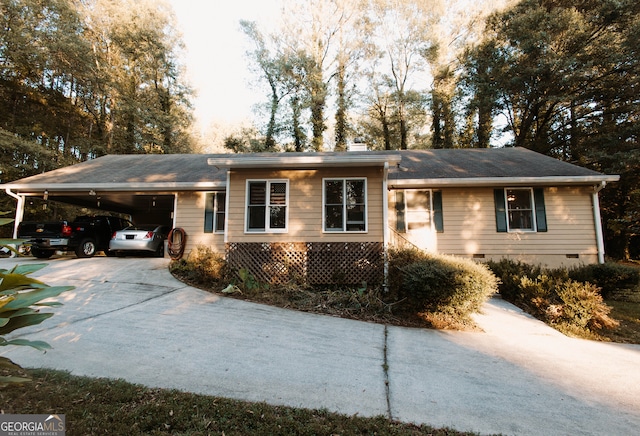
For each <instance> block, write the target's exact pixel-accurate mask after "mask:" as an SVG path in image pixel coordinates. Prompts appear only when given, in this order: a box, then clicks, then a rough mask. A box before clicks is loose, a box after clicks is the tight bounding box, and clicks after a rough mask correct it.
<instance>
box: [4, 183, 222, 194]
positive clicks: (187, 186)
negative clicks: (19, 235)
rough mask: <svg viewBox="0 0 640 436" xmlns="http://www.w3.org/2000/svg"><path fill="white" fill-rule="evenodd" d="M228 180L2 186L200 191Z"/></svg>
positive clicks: (35, 190) (41, 189)
mask: <svg viewBox="0 0 640 436" xmlns="http://www.w3.org/2000/svg"><path fill="white" fill-rule="evenodd" d="M225 185H226V182H223V181H212V182H197V183H190V182H178V183H173V182H172V183H135V182H132V183H46V184H45V183H7V184H4V185H0V188H5V189H10V190H13V191H21V193H42V192H44V191H49V192H82V191H91V190H93V191H102V192H105V191H111V192H136V191H157V192H161V191H167V192H172V191H200V190H204V189H216V188H217V189H223V188H224V187H225Z"/></svg>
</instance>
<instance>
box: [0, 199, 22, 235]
mask: <svg viewBox="0 0 640 436" xmlns="http://www.w3.org/2000/svg"><path fill="white" fill-rule="evenodd" d="M5 192H6V193H7V195H8V196H10V197H13V198H15V199H16V200H17V203H16V218H15V221H14V222H13V239H17V238H18V226H19V225H20V223H21V222H22V218H23V217H24V196H22V195H18V194H15V193H14V192H12V191H11V189H9V188H6V189H5Z"/></svg>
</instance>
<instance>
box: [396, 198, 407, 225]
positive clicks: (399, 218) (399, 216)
mask: <svg viewBox="0 0 640 436" xmlns="http://www.w3.org/2000/svg"><path fill="white" fill-rule="evenodd" d="M396 230H397V231H398V232H400V233H404V232H406V224H405V222H404V191H396Z"/></svg>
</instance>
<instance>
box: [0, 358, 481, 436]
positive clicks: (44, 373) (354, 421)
mask: <svg viewBox="0 0 640 436" xmlns="http://www.w3.org/2000/svg"><path fill="white" fill-rule="evenodd" d="M28 375H29V376H30V377H31V378H32V382H31V383H26V384H24V385H14V386H9V387H6V388H3V389H2V390H0V405H1V406H0V408H1V409H2V412H4V413H20V414H47V413H58V414H64V415H65V418H66V423H67V433H66V434H67V435H69V436H74V435H82V436H84V435H99V434H109V435H226V436H231V435H345V436H346V435H381V436H383V435H412V436H418V435H439V436H444V435H471V434H475V433H460V432H456V431H453V430H449V429H433V428H431V427H428V426H424V425H423V426H416V425H412V424H404V423H399V422H394V421H390V420H389V419H387V418H385V417H382V416H379V417H374V418H363V417H357V416H345V415H340V414H336V413H330V412H328V411H326V410H307V409H296V408H291V407H282V406H270V405H267V404H265V403H250V402H243V401H235V400H229V399H224V398H217V397H211V396H205V395H196V394H191V393H185V392H180V391H175V390H164V389H150V388H146V387H143V386H140V385H135V384H131V383H127V382H125V381H122V380H108V379H94V378H88V377H76V376H71V375H69V374H68V373H66V372H61V371H53V370H42V369H39V370H29V371H28Z"/></svg>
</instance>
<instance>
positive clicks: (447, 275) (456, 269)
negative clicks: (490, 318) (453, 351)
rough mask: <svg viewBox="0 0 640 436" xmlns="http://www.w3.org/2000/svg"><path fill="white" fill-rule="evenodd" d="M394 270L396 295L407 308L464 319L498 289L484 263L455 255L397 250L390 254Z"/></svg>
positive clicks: (478, 308)
mask: <svg viewBox="0 0 640 436" xmlns="http://www.w3.org/2000/svg"><path fill="white" fill-rule="evenodd" d="M391 270H392V271H393V279H392V280H393V283H394V285H393V291H392V292H393V293H394V294H395V295H394V297H395V299H396V300H397V301H401V302H403V303H402V304H403V305H404V306H405V307H406V308H407V309H410V310H412V311H413V310H417V311H426V312H431V313H434V312H437V313H442V314H446V315H448V316H451V317H453V318H456V319H459V320H461V321H464V320H466V319H467V318H468V317H469V315H471V314H472V313H474V312H478V311H479V310H480V308H481V306H482V304H483V303H484V302H485V301H486V300H487V299H488V298H489V297H490V296H491V295H492V294H494V293H495V292H497V289H498V288H497V284H498V283H497V280H496V277H495V276H494V275H493V274H492V273H491V271H489V269H488V268H486V267H485V266H484V265H483V264H479V263H476V262H474V261H472V260H468V259H462V258H457V257H453V256H442V255H430V254H427V253H424V252H420V251H418V250H411V249H410V250H396V251H393V252H392V253H391V254H390V272H391ZM390 276H391V274H390ZM390 281H391V277H390Z"/></svg>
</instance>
